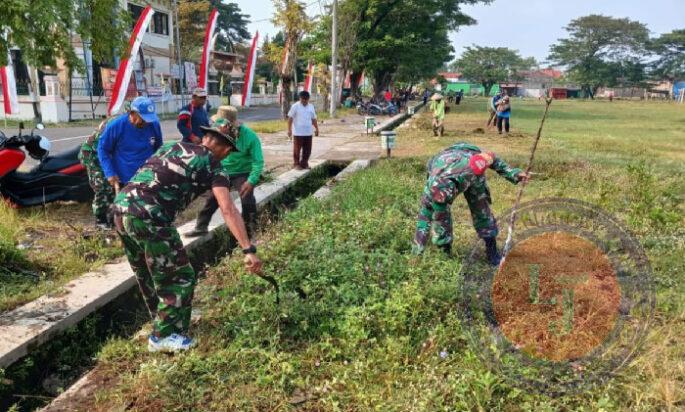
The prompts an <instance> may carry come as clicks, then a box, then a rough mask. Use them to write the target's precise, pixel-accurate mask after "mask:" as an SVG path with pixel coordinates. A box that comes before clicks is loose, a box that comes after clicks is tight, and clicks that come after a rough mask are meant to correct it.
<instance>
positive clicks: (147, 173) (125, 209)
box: [114, 142, 229, 225]
mask: <svg viewBox="0 0 685 412" xmlns="http://www.w3.org/2000/svg"><path fill="white" fill-rule="evenodd" d="M228 186H229V178H228V174H227V173H226V172H225V171H224V170H223V168H222V167H221V163H220V162H219V160H216V159H214V158H213V157H212V153H211V152H210V151H209V150H208V149H207V148H206V147H204V146H202V145H195V144H192V143H183V142H177V143H173V142H170V143H167V144H164V145H162V147H160V148H159V150H158V151H157V153H155V154H154V155H153V156H152V157H151V158H150V159H148V160H147V162H145V164H144V165H143V166H142V167H141V168H140V169H139V170H138V172H137V173H136V174H135V176H133V178H132V179H131V181H130V182H129V183H128V184H127V185H126V187H124V189H123V190H122V191H121V192H120V193H119V195H118V196H117V197H116V199H115V200H114V204H115V208H116V210H117V211H119V212H121V213H126V214H129V215H133V216H135V217H138V218H140V219H145V220H151V221H153V222H155V223H158V224H163V225H167V224H171V223H172V222H173V221H174V219H175V218H176V214H177V213H178V212H179V211H181V210H183V209H185V207H186V206H188V204H189V203H190V202H192V201H193V200H194V199H195V198H197V197H198V196H200V195H201V194H202V193H204V192H206V191H207V190H209V189H211V188H213V187H228Z"/></svg>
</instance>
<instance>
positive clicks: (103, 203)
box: [79, 120, 114, 223]
mask: <svg viewBox="0 0 685 412" xmlns="http://www.w3.org/2000/svg"><path fill="white" fill-rule="evenodd" d="M106 125H107V120H105V121H103V122H102V123H100V126H98V129H97V130H96V131H95V132H93V134H91V135H90V136H88V139H86V141H85V142H84V143H83V145H81V151H80V152H79V160H80V161H81V164H82V165H83V167H85V168H86V171H87V172H88V182H89V183H90V187H91V188H92V189H93V193H94V194H95V195H94V196H93V215H95V218H96V219H97V220H98V222H100V223H102V222H106V221H108V220H109V218H108V215H109V211H110V206H111V205H112V202H113V201H114V189H113V188H112V186H111V185H110V184H109V182H108V181H107V178H105V174H104V172H103V171H102V166H101V165H100V160H99V159H98V143H99V141H100V135H101V134H102V131H103V130H105V126H106Z"/></svg>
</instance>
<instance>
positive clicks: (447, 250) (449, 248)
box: [438, 243, 452, 257]
mask: <svg viewBox="0 0 685 412" xmlns="http://www.w3.org/2000/svg"><path fill="white" fill-rule="evenodd" d="M438 248H440V250H442V251H443V252H445V254H446V255H447V257H452V244H451V243H448V244H446V245H438Z"/></svg>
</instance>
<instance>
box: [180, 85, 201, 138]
mask: <svg viewBox="0 0 685 412" xmlns="http://www.w3.org/2000/svg"><path fill="white" fill-rule="evenodd" d="M205 104H207V90H205V89H203V88H200V87H198V88H196V89H195V90H193V97H192V100H191V102H190V103H189V104H187V105H186V106H183V107H182V108H181V111H180V112H178V122H177V123H176V127H177V128H178V131H179V132H181V134H182V135H183V139H182V141H183V142H185V143H195V144H200V143H201V142H202V136H204V134H205V132H204V131H202V129H201V127H203V126H204V127H209V116H208V115H207V110H206V109H205Z"/></svg>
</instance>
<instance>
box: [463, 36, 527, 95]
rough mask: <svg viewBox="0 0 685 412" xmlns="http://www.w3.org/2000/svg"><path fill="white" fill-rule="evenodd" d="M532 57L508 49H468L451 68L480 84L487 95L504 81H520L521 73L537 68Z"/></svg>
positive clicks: (474, 47) (475, 47)
mask: <svg viewBox="0 0 685 412" xmlns="http://www.w3.org/2000/svg"><path fill="white" fill-rule="evenodd" d="M535 65H536V62H535V59H534V58H532V57H529V58H525V59H524V58H522V57H521V56H520V55H519V53H518V51H516V50H511V49H507V48H506V47H481V46H476V45H474V46H473V47H467V48H466V50H465V51H464V53H463V54H462V55H461V57H460V58H459V59H458V60H456V61H455V62H454V63H453V64H452V65H451V66H450V67H451V68H452V70H455V71H458V72H460V73H461V74H463V75H464V77H466V78H467V79H472V80H476V81H478V82H480V83H481V84H483V87H485V94H486V95H489V94H490V89H492V86H494V85H495V84H497V83H499V82H503V81H512V80H519V79H520V77H521V76H520V73H521V72H522V71H524V70H529V69H530V68H531V67H533V66H535Z"/></svg>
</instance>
